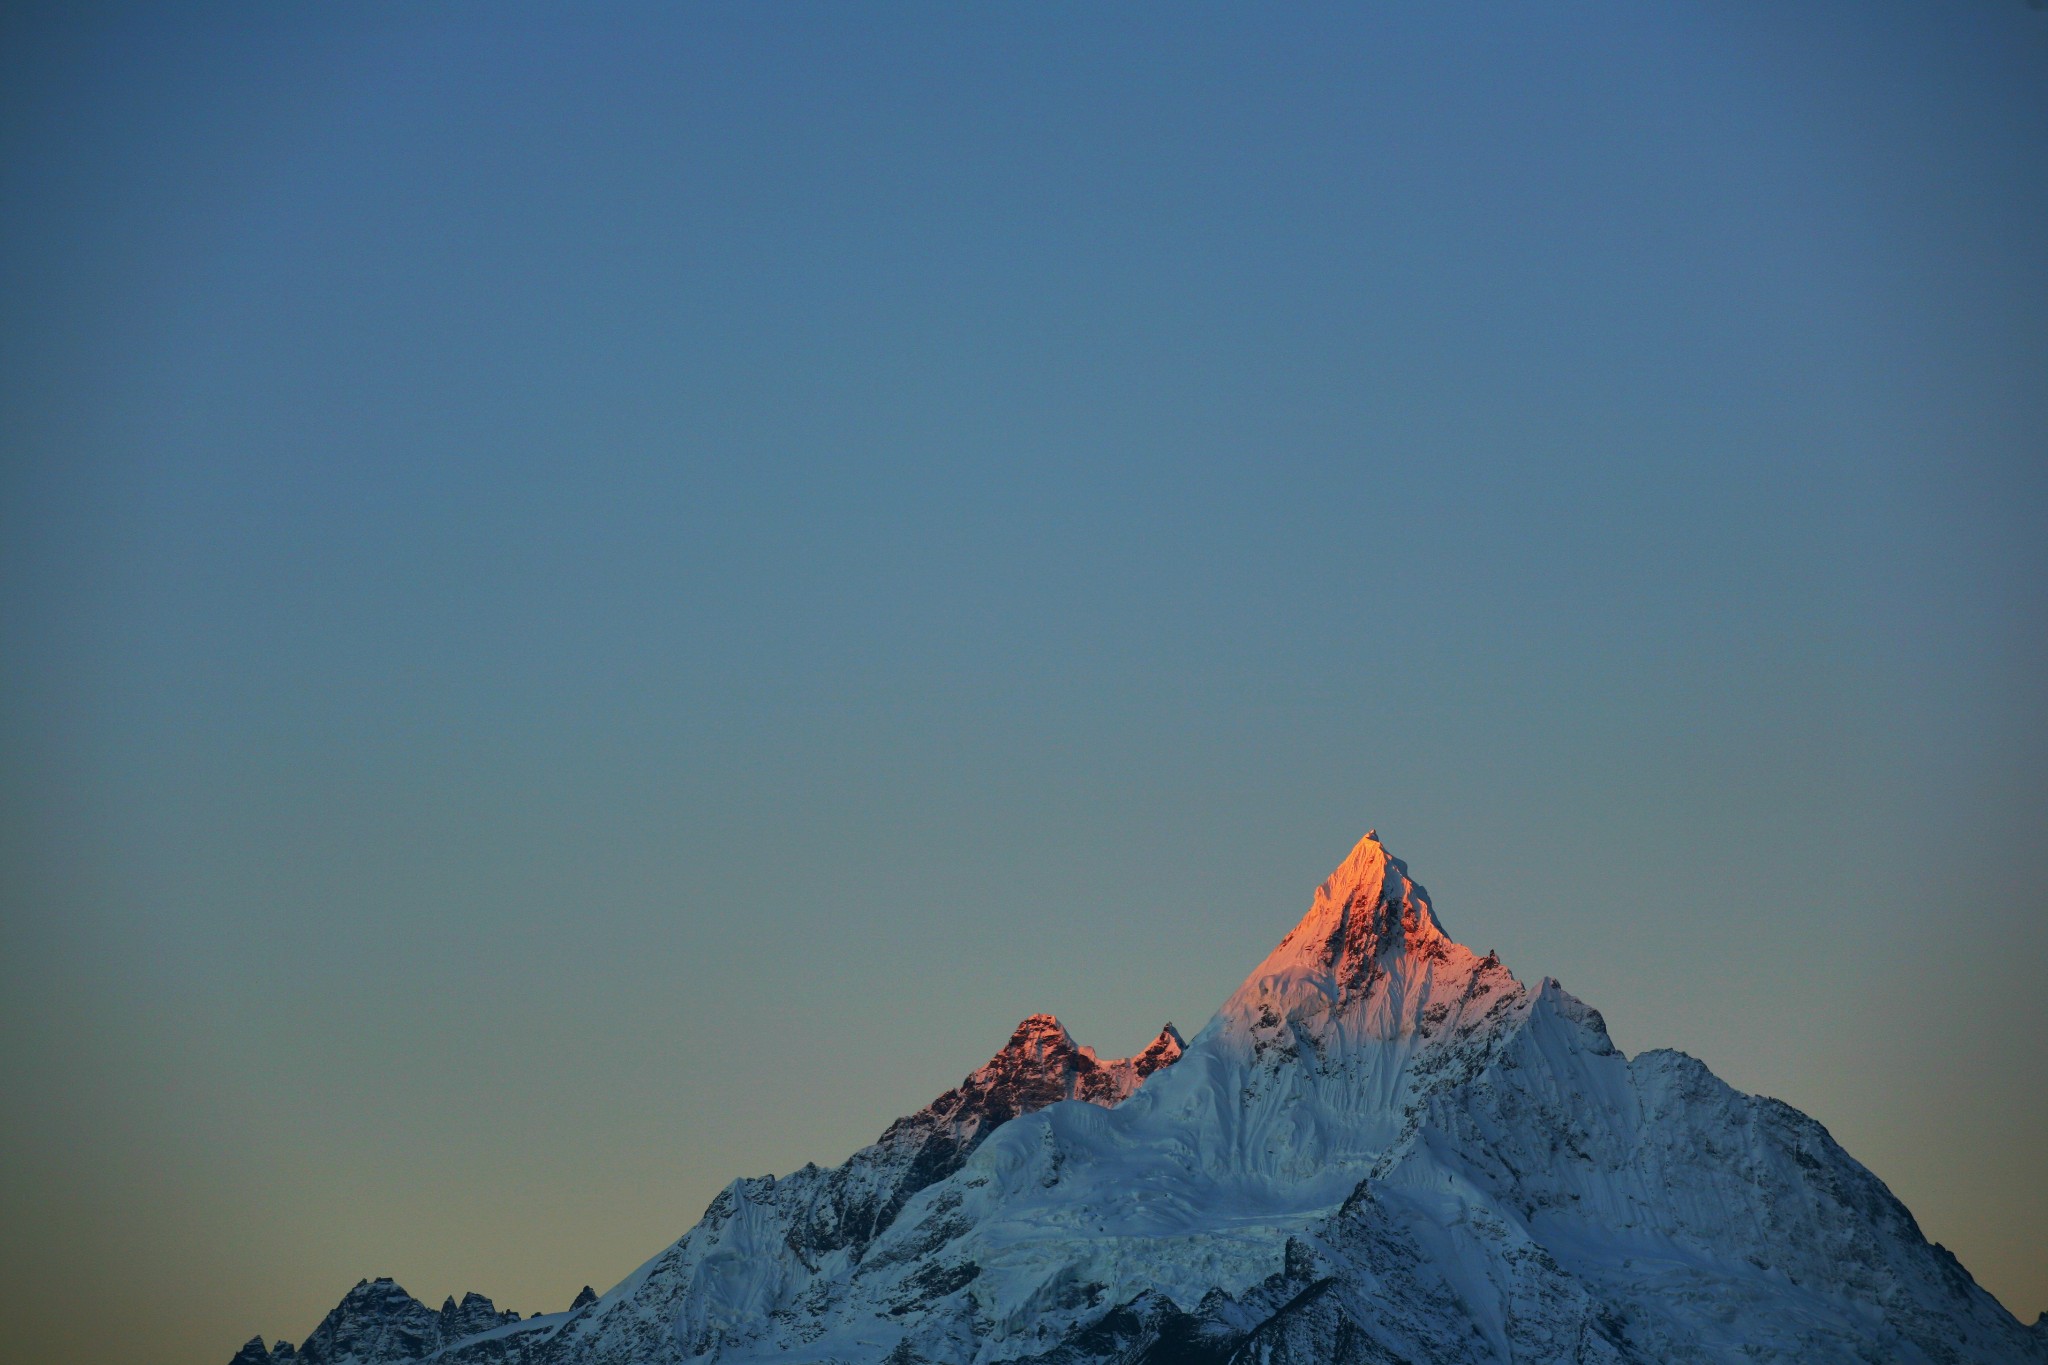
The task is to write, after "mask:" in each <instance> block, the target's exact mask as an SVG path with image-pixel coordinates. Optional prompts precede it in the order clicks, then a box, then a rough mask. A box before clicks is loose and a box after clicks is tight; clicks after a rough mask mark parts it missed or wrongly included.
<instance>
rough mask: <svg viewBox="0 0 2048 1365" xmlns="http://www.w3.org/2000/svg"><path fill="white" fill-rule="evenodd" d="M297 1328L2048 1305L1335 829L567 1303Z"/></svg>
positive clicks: (1090, 1335)
mask: <svg viewBox="0 0 2048 1365" xmlns="http://www.w3.org/2000/svg"><path fill="white" fill-rule="evenodd" d="M472 1300H474V1301H475V1302H476V1304H478V1305H480V1307H476V1308H472V1307H471V1302H472ZM451 1312H453V1313H455V1314H456V1316H455V1317H450V1314H451ZM458 1319H459V1320H458ZM2044 1322H2048V1319H2044ZM465 1327H467V1328H473V1330H469V1331H467V1333H466V1334H457V1333H458V1332H460V1331H461V1329H463V1328H465ZM316 1352H317V1354H316ZM292 1359H297V1360H303V1361H308V1362H310V1363H311V1365H397V1363H398V1362H404V1361H415V1360H434V1361H439V1362H446V1363H447V1365H472V1363H473V1362H486V1361H489V1362H511V1363H512V1365H572V1362H573V1363H576V1365H681V1363H682V1362H688V1361H703V1362H708V1361H714V1360H716V1361H723V1362H738V1361H771V1360H773V1361H789V1362H799V1361H810V1362H819V1363H820V1365H822V1363H823V1362H847V1363H848V1365H852V1362H887V1365H915V1362H919V1361H924V1362H934V1363H936V1362H991V1363H993V1362H998V1361H1011V1360H1015V1361H1029V1362H1034V1363H1036V1365H1084V1363H1094V1362H1112V1361H1114V1362H1150V1365H1198V1363H1200V1362H1214V1363H1215V1365H1254V1363H1255V1362H1256V1363H1257V1365H1294V1363H1300V1362H1310V1361H1313V1362H1319V1363H1321V1365H1347V1363H1349V1362H1396V1361H1400V1362H1414V1363H1415V1365H1423V1363H1424V1362H1429V1363H1431V1365H1435V1363H1437V1362H1442V1363H1443V1365H1451V1363H1452V1362H1479V1361H1544V1362H1549V1361H1579V1362H1617V1363H1618V1362H1650V1361H1660V1362H1661V1361H1732V1360H1743V1361H1754V1360H1780V1361H1845V1362H1847V1361H1858V1362H1862V1361H1904V1362H1929V1363H1932V1362H1943V1363H1944V1365H1946V1363H1947V1362H1966V1361H2048V1327H2044V1325H2043V1323H2037V1324H2036V1325H2035V1326H2034V1327H2033V1328H2031V1329H2030V1328H2026V1327H2023V1326H2021V1324H2020V1323H2018V1322H2017V1321H2016V1320H2015V1319H2014V1318H2013V1317H2012V1316H2011V1315H2010V1314H2009V1313H2007V1312H2006V1311H2005V1310H2004V1309H2003V1308H2002V1307H2001V1306H2000V1305H1999V1304H1998V1303H1997V1302H1996V1301H1995V1300H1994V1299H1992V1298H1991V1296H1990V1295H1988V1294H1987V1293H1985V1292H1984V1291H1983V1290H1982V1289H1981V1288H1979V1287H1978V1286H1977V1285H1976V1284H1975V1283H1974V1282H1973V1281H1972V1280H1971V1279H1970V1277H1969V1275H1968V1273H1967V1272H1966V1271H1964V1270H1963V1268H1962V1267H1961V1266H1960V1265H1959V1264H1958V1263H1957V1262H1956V1261H1955V1258H1954V1257H1953V1256H1951V1255H1949V1254H1948V1252H1947V1251H1945V1250H1944V1249H1942V1248H1941V1247H1939V1246H1933V1245H1929V1244H1928V1243H1927V1241H1926V1240H1925V1238H1924V1237H1922V1235H1921V1233H1920V1230H1919V1228H1918V1227H1917V1226H1916V1225H1915V1223H1914V1222H1913V1219H1912V1216H1911V1214H1909V1213H1908V1212H1907V1211H1906V1209H1905V1208H1904V1207H1903V1206H1902V1205H1900V1204H1899V1203H1898V1201H1897V1200H1895V1199H1894V1198H1892V1196H1891V1194H1890V1193H1889V1191H1887V1190H1886V1189H1885V1187H1884V1185H1883V1184H1882V1182H1880V1181H1879V1180H1878V1179H1877V1178H1876V1177H1875V1176H1873V1175H1871V1174H1870V1172H1868V1171H1867V1170H1865V1169H1864V1168H1863V1167H1862V1166H1861V1165H1859V1164H1858V1163H1856V1162H1855V1161H1854V1160H1853V1159H1852V1158H1851V1157H1849V1156H1848V1154H1847V1153H1845V1152H1843V1151H1842V1149H1841V1148H1840V1147H1839V1146H1838V1145H1836V1144H1835V1143H1834V1141H1833V1140H1832V1139H1831V1138H1830V1137H1829V1136H1828V1134H1827V1132H1826V1130H1825V1129H1823V1128H1822V1127H1821V1126H1820V1125H1819V1124H1817V1123H1815V1122H1814V1121H1813V1120H1811V1119H1809V1118H1807V1117H1806V1116H1804V1115H1802V1114H1800V1113H1799V1112H1798V1111H1796V1110H1794V1109H1792V1108H1791V1107H1790V1106H1787V1105H1784V1104H1781V1103H1779V1102H1777V1101H1775V1100H1769V1099H1761V1098H1756V1097H1752V1096H1747V1095H1743V1094H1741V1093H1740V1092H1737V1091H1735V1090H1733V1089H1732V1088H1730V1087H1729V1086H1727V1085H1725V1084H1723V1083H1722V1082H1721V1081H1719V1080H1718V1079H1716V1078H1715V1077H1714V1076H1713V1075H1712V1073H1711V1072H1709V1071H1708V1070H1707V1068H1706V1067H1705V1066H1703V1065H1702V1064H1700V1063H1699V1062H1697V1061H1695V1060H1694V1059H1692V1058H1690V1057H1687V1056H1685V1055H1684V1054H1682V1053H1677V1052H1648V1053H1644V1054H1641V1055H1639V1056H1637V1057H1635V1058H1633V1059H1631V1058H1627V1057H1624V1056H1623V1055H1622V1054H1621V1053H1620V1052H1619V1051H1617V1050H1616V1049H1615V1048H1614V1046H1613V1045H1612V1043H1611V1042H1610V1041H1609V1039H1608V1037H1607V1033H1606V1028H1605V1025H1604V1022H1603V1021H1602V1020H1601V1018H1600V1015H1599V1013H1598V1012H1597V1011H1595V1010H1593V1009H1591V1008H1590V1007H1588V1006H1586V1005H1585V1004H1584V1003H1583V1002H1581V1001H1579V1000H1577V999H1576V998H1574V997H1573V996H1571V995H1570V994H1569V993H1567V992H1566V991H1565V990H1564V989H1563V988H1562V987H1561V986H1559V985H1558V984H1557V983H1556V982H1554V981H1548V980H1546V981H1544V982H1542V983H1541V984H1540V985H1539V986H1538V987H1537V988H1536V989H1534V990H1531V989H1528V988H1527V987H1525V986H1523V985H1522V984H1521V983H1520V982H1519V981H1517V980H1516V979H1515V978H1514V976H1513V975H1512V974H1511V973H1509V972H1508V971H1507V969H1506V968H1505V967H1504V966H1503V965H1502V964H1501V963H1500V962H1499V961H1498V959H1497V958H1495V957H1494V956H1493V955H1492V954H1491V953H1489V954H1487V955H1485V956H1484V957H1481V956H1479V955H1477V954H1475V953H1473V952H1472V951H1471V950H1469V949H1467V948H1465V947H1464V946H1463V945H1460V944H1458V943H1456V942H1455V941H1454V940H1452V939H1451V938H1449V936H1448V935H1447V934H1445V933H1444V931H1443V929H1442V926H1441V924H1440V923H1439V922H1438V920H1437V918H1436V915H1435V912H1434V909H1433V907H1432V906H1431V904H1430V901H1429V898H1428V896H1427V893H1425V892H1424V891H1423V890H1422V888H1421V887H1419V886H1418V885H1416V884H1415V883H1414V882H1413V881H1412V880H1411V879H1410V878H1409V876H1408V873H1407V869H1406V867H1405V866H1404V865H1403V864H1402V863H1401V862H1400V861H1399V860H1397V859H1394V858H1391V857H1389V856H1388V855H1387V854H1386V852H1385V850H1384V848H1383V847H1382V846H1381V845H1380V844H1379V842H1378V840H1377V839H1376V838H1375V837H1374V836H1372V835H1368V836H1367V837H1366V839H1365V840H1363V841H1361V843H1360V844H1359V845H1358V847H1357V848H1356V849H1354V850H1353V851H1352V853H1351V855H1350V857H1349V858H1347V859H1346V860H1345V862H1344V864H1343V865H1341V866H1340V867H1339V868H1338V869H1337V871H1336V872H1334V873H1333V874H1332V875H1331V877H1330V878H1329V879H1328V880H1327V881H1325V882H1324V884H1323V885H1322V886H1321V887H1320V888H1318V890H1317V892H1316V895H1315V898H1314V901H1313V903H1312V904H1311V907H1310V909H1309V912H1308V914H1307V915H1306V916H1305V917H1304V918H1303V919H1302V921H1301V922H1300V923H1299V924H1298V925H1296V927H1295V928H1294V929H1293V930H1292V931H1291V932H1290V933H1289V934H1288V935H1287V936H1286V937H1285V938H1284V939H1283V940H1282V941H1281V943H1280V944H1279V945H1278V946H1277V947H1276V948H1275V949H1274V950H1273V952H1272V953H1271V954H1270V955H1269V956H1268V957H1267V959H1266V960H1265V962H1263V963H1261V964H1260V966H1259V968H1258V969H1257V970H1256V971H1254V972H1253V973H1252V975H1251V976H1250V977H1249V978H1247V980H1246V981H1245V983H1244V985H1243V986H1241V987H1240V988H1239V989H1238V990H1237V992H1235V993H1234V994H1233V995H1232V996H1231V998H1230V999H1229V1000H1228V1001H1226V1002H1225V1004H1224V1005H1223V1007H1222V1008H1221V1009H1220V1010H1219V1011H1218V1012H1217V1014H1216V1016H1215V1018H1214V1019H1212V1020H1211V1021H1210V1023H1209V1025H1208V1026H1207V1027H1206V1028H1204V1029H1203V1030H1202V1031H1201V1033H1200V1034H1198V1035H1197V1036H1196V1037H1195V1038H1194V1039H1193V1040H1192V1041H1190V1042H1187V1043H1186V1044H1185V1045H1183V1043H1182V1040H1181V1039H1180V1036H1179V1035H1178V1034H1177V1033H1175V1032H1174V1031H1173V1029H1172V1027H1171V1026H1170V1025H1169V1026H1168V1027H1167V1029H1166V1030H1164V1031H1163V1032H1162V1033H1161V1034H1160V1036H1159V1038H1158V1039H1156V1040H1155V1041H1154V1043H1153V1044H1152V1045H1151V1046H1150V1047H1148V1048H1147V1049H1146V1050H1145V1051H1144V1052H1143V1053H1141V1054H1139V1056H1137V1057H1134V1058H1127V1059H1123V1060H1121V1061H1115V1062H1104V1061H1101V1060H1099V1059H1097V1058H1096V1057H1095V1056H1094V1054H1093V1053H1092V1052H1090V1051H1088V1050H1087V1049H1085V1048H1082V1047H1080V1046H1078V1045H1077V1044H1075V1043H1074V1041H1073V1040H1072V1038H1070V1037H1069V1036H1068V1035H1067V1033H1066V1030H1065V1029H1064V1028H1062V1027H1060V1025H1059V1022H1058V1021H1057V1020H1056V1019H1053V1018H1052V1017H1051V1016H1047V1015H1037V1016H1033V1017H1032V1018H1031V1019H1027V1020H1026V1021H1024V1023H1023V1024H1020V1025H1019V1026H1018V1029H1017V1031H1016V1032H1015V1033H1014V1034H1013V1035H1012V1037H1011V1039H1010V1041H1009V1042H1008V1043H1007V1044H1006V1045H1005V1046H1004V1048H1003V1049H1002V1050H1001V1051H1000V1052H998V1053H997V1054H996V1056H995V1057H994V1058H992V1059H991V1060H990V1062H989V1063H988V1064H987V1065H986V1066H984V1067H982V1068H981V1069H980V1070H978V1071H976V1072H975V1073H974V1074H973V1075H971V1076H969V1077H968V1078H967V1080H966V1081H964V1082H963V1083H962V1084H961V1085H960V1086H959V1087H957V1088H956V1089H954V1090H952V1091H949V1092H947V1093H946V1094H945V1095H943V1096H941V1097H940V1098H939V1099H938V1100H935V1101H934V1102H933V1103H932V1104H931V1105H929V1106H927V1107H926V1108H925V1109H923V1110H921V1111H919V1112H918V1113H917V1114H914V1115H911V1116H909V1117H907V1118H904V1119H901V1120H898V1121H897V1122H896V1123H894V1124H892V1125H891V1126H890V1127H889V1129H888V1130H887V1131H886V1132H885V1133H884V1134H883V1135H882V1137H881V1138H880V1139H879V1140H878V1141H877V1142H876V1143H875V1144H873V1145H872V1146H870V1147H867V1148H864V1149H862V1150H861V1151H860V1152H858V1153H856V1154H855V1155H854V1156H853V1157H852V1158H850V1159H849V1160H848V1161H847V1162H846V1163H845V1164H844V1165H841V1166H838V1167H834V1168H829V1169H824V1168H819V1167H816V1166H806V1167H805V1168H804V1169H803V1170H801V1171H798V1172H796V1173H794V1174H792V1175H789V1176H786V1177H782V1178H780V1179H776V1178H762V1179H758V1180H742V1181H736V1182H735V1183H734V1184H733V1185H731V1186H729V1187H728V1188H727V1189H726V1190H725V1191H724V1192H723V1193H721V1194H720V1195H719V1197H718V1198H717V1199H716V1200H714V1201H713V1203H712V1205H711V1207H710V1208H709V1209H707V1210H706V1212H705V1215H704V1218H703V1220H702V1221H701V1222H700V1223H699V1224H698V1225H697V1226H696V1227H694V1228H692V1229H691V1230H690V1231H689V1232H688V1233H686V1234H685V1235H684V1236H683V1237H682V1239H681V1240H679V1241H678V1242H676V1243H675V1244H674V1245H673V1246H671V1247H669V1248H668V1249H666V1250H665V1251H663V1252H662V1253H661V1254H660V1255H658V1256H656V1257H655V1258H654V1259H653V1260H651V1261H649V1262H648V1263H647V1264H646V1265H644V1266H642V1267H641V1268H640V1270H638V1271H636V1272H635V1273H634V1274H633V1275H632V1276H630V1277H628V1278H627V1280H626V1281H625V1282H623V1283H622V1284H620V1285H618V1286H617V1287H615V1288H614V1289H612V1290H611V1291H610V1292H609V1293H607V1294H605V1295H603V1296H602V1297H593V1298H588V1299H579V1301H578V1305H577V1306H576V1307H574V1308H572V1310H571V1311H570V1312H568V1313H563V1314H550V1315H543V1316H541V1317H536V1318H530V1319H526V1320H524V1321H518V1320H517V1315H516V1314H511V1315H501V1314H496V1311H495V1310H494V1309H493V1308H492V1307H491V1305H490V1304H489V1301H488V1300H482V1299H480V1298H479V1297H478V1296H471V1297H470V1298H469V1299H465V1300H464V1303H463V1304H462V1305H455V1304H453V1303H451V1304H449V1305H448V1306H446V1307H444V1308H443V1310H442V1312H441V1314H438V1315H437V1314H434V1313H432V1312H431V1310H428V1309H426V1308H425V1307H424V1305H420V1304H418V1303H417V1301H415V1300H412V1299H411V1298H410V1296H406V1295H404V1294H403V1291H400V1290H398V1289H397V1287H396V1286H395V1285H391V1284H390V1282H389V1281H375V1282H366V1283H365V1284H363V1285H358V1286H357V1288H356V1289H355V1290H353V1291H351V1294H350V1297H349V1298H348V1299H345V1300H344V1301H343V1304H342V1306H341V1307H340V1308H337V1309H336V1310H335V1313H334V1314H330V1315H329V1318H328V1319H327V1321H326V1322H323V1323H322V1324H321V1327H320V1329H318V1330H317V1331H316V1332H315V1333H314V1334H313V1336H312V1337H309V1338H308V1339H307V1342H306V1345H305V1346H304V1347H303V1348H301V1349H300V1350H299V1351H298V1353H297V1354H296V1357H294V1355H293V1354H292V1353H291V1350H290V1348H289V1347H288V1346H281V1347H280V1348H276V1349H273V1350H271V1351H268V1352H266V1351H264V1350H263V1348H262V1344H261V1342H260V1341H259V1342H252V1343H251V1345H250V1347H248V1348H245V1349H244V1352H243V1354H242V1355H241V1356H238V1357H237V1358H236V1363H235V1365H281V1362H283V1361H286V1360H292Z"/></svg>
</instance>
